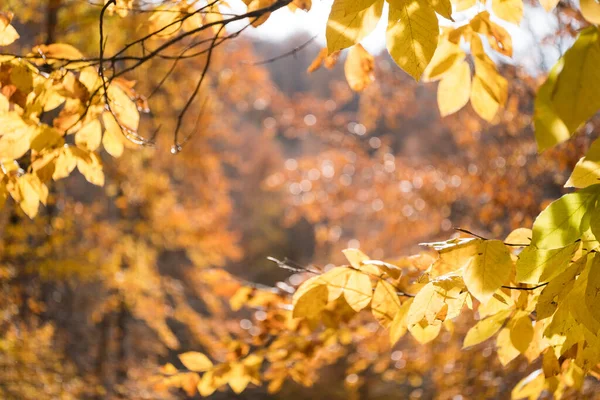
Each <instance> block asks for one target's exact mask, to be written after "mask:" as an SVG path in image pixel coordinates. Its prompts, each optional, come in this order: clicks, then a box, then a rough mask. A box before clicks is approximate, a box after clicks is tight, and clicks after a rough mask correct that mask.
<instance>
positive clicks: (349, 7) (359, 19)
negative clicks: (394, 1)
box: [325, 0, 383, 54]
mask: <svg viewBox="0 0 600 400" xmlns="http://www.w3.org/2000/svg"><path fill="white" fill-rule="evenodd" d="M382 9H383V0H358V1H354V0H335V1H334V2H333V6H332V7H331V12H330V14H329V19H328V20H327V30H326V32H325V37H326V39H327V50H328V53H329V54H332V53H333V52H335V51H337V50H342V49H345V48H348V47H350V46H353V45H355V44H357V43H360V41H361V40H363V39H364V38H365V37H366V36H367V35H368V34H369V33H371V32H372V31H373V30H374V29H375V26H376V25H377V22H379V19H380V18H381V11H382Z"/></svg>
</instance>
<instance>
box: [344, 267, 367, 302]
mask: <svg viewBox="0 0 600 400" xmlns="http://www.w3.org/2000/svg"><path fill="white" fill-rule="evenodd" d="M372 296H373V287H372V285H371V279H370V278H369V276H368V275H366V274H364V273H362V272H358V271H353V270H352V271H351V274H350V277H349V278H348V283H347V284H346V287H345V288H344V298H345V299H346V301H347V302H348V305H349V306H350V307H352V309H353V310H354V311H356V312H358V311H360V310H362V309H363V308H365V307H366V306H368V305H369V302H370V301H371V298H372Z"/></svg>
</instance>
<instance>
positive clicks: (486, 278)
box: [463, 240, 513, 303]
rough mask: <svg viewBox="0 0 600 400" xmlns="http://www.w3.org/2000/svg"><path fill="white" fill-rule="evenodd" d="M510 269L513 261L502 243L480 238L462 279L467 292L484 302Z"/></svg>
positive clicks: (503, 280) (508, 273)
mask: <svg viewBox="0 0 600 400" xmlns="http://www.w3.org/2000/svg"><path fill="white" fill-rule="evenodd" d="M512 270H513V262H512V260H511V258H510V253H509V251H508V249H507V248H506V246H505V245H504V243H502V242H501V241H499V240H482V241H480V242H478V246H477V253H476V254H475V255H474V256H473V257H472V259H471V261H470V262H469V263H468V264H467V265H466V267H465V269H464V271H463V280H464V281H465V285H467V289H469V292H471V294H472V295H473V296H474V297H475V298H476V299H477V300H479V301H480V302H482V303H484V302H486V301H487V300H489V298H490V297H492V295H493V294H494V292H495V291H496V290H497V289H499V288H500V286H502V285H503V284H504V283H505V282H506V281H507V280H508V279H509V277H510V274H511V272H512Z"/></svg>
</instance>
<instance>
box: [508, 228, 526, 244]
mask: <svg viewBox="0 0 600 400" xmlns="http://www.w3.org/2000/svg"><path fill="white" fill-rule="evenodd" d="M532 236H533V232H532V231H531V229H529V228H517V229H515V230H514V231H512V232H511V233H509V234H508V236H507V237H506V239H504V243H506V244H510V245H513V246H514V245H526V246H527V245H529V243H531V237H532Z"/></svg>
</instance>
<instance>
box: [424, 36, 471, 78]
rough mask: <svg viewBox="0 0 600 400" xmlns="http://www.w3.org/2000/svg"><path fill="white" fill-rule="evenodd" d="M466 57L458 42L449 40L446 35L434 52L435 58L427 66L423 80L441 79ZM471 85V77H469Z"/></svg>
mask: <svg viewBox="0 0 600 400" xmlns="http://www.w3.org/2000/svg"><path fill="white" fill-rule="evenodd" d="M465 57H466V54H465V52H464V50H463V49H461V48H460V46H459V45H458V44H456V43H453V42H451V41H449V40H448V38H447V37H446V36H444V37H443V38H441V39H440V43H439V45H438V47H437V49H436V50H435V53H434V54H433V58H432V59H431V61H430V62H429V64H428V65H427V68H425V72H424V73H423V80H424V81H425V82H433V81H437V80H439V79H441V78H442V77H443V76H444V74H446V73H448V72H449V71H451V70H452V68H453V67H454V66H456V65H457V64H461V63H462V62H463V61H464V59H465ZM469 86H470V79H469Z"/></svg>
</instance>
